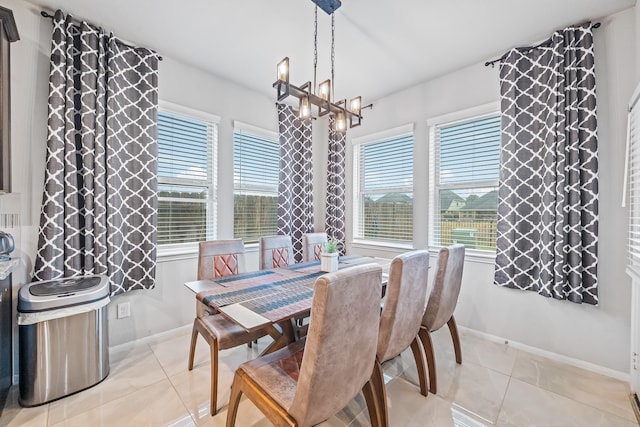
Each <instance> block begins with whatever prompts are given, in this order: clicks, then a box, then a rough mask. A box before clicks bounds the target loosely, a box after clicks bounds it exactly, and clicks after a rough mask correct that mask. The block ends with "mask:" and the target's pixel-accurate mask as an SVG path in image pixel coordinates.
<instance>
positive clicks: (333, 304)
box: [227, 264, 382, 427]
mask: <svg viewBox="0 0 640 427" xmlns="http://www.w3.org/2000/svg"><path fill="white" fill-rule="evenodd" d="M381 281H382V271H381V268H380V266H378V265H374V264H366V265H360V266H356V267H352V268H348V269H345V270H341V271H338V272H335V273H329V274H326V275H323V276H321V277H319V278H318V280H317V281H316V283H315V291H314V295H313V305H312V308H311V322H310V324H309V334H308V335H307V337H306V339H305V340H301V341H296V342H295V343H293V344H290V345H289V346H288V347H285V348H283V349H280V350H277V351H275V352H273V353H271V354H269V355H267V356H264V357H259V358H257V359H255V360H252V361H249V362H246V363H243V364H242V365H240V366H239V367H238V369H237V370H236V373H235V376H234V379H233V385H232V386H231V398H230V399H229V409H228V413H227V427H232V426H234V425H235V420H236V415H237V412H238V405H239V403H240V397H241V395H242V393H244V394H245V395H246V396H247V397H248V398H249V400H251V402H253V403H254V404H255V405H256V406H257V407H258V408H259V409H260V410H261V411H262V412H263V413H264V414H265V415H266V417H267V418H268V419H269V421H271V422H272V423H273V424H274V425H277V426H301V427H306V426H311V425H315V424H318V423H320V422H322V421H323V420H326V419H327V418H329V417H331V416H333V415H334V414H336V413H337V412H339V411H340V410H341V409H342V408H344V407H345V406H346V405H347V404H348V403H349V402H350V401H351V400H352V399H353V398H355V397H356V395H357V394H358V392H360V390H362V391H363V393H364V396H365V401H366V403H367V407H368V409H369V414H370V417H371V419H372V420H373V421H374V422H375V421H376V420H377V419H378V417H377V415H376V414H377V408H375V406H374V405H375V404H376V399H375V398H374V397H375V396H374V392H373V389H372V385H371V383H370V377H371V371H372V369H373V367H374V364H375V353H376V345H377V341H378V327H379V322H380V292H381ZM354 324H357V325H358V327H357V328H354V327H353V325H354ZM373 425H377V424H375V423H374V424H373Z"/></svg>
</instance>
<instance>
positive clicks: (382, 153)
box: [354, 127, 413, 244]
mask: <svg viewBox="0 0 640 427" xmlns="http://www.w3.org/2000/svg"><path fill="white" fill-rule="evenodd" d="M389 135H390V136H389ZM355 144H356V145H354V160H355V166H354V171H355V177H354V181H355V185H354V191H355V193H356V194H355V200H354V211H355V215H354V222H355V224H354V238H355V239H360V240H368V241H376V242H390V243H396V244H398V243H400V244H403V243H411V242H413V130H412V128H409V127H407V128H402V129H395V130H392V131H388V132H385V135H384V136H383V137H382V138H375V140H371V139H370V138H368V140H367V141H363V142H362V143H357V142H356V143H355Z"/></svg>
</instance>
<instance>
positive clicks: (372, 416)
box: [362, 380, 381, 427]
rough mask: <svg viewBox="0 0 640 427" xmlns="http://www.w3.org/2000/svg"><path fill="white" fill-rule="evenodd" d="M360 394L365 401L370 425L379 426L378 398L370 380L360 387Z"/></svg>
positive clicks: (372, 426)
mask: <svg viewBox="0 0 640 427" xmlns="http://www.w3.org/2000/svg"><path fill="white" fill-rule="evenodd" d="M362 394H363V395H364V400H365V402H366V403H367V411H368V412H369V420H370V421H371V427H381V426H380V419H379V417H380V408H378V399H377V396H376V392H375V390H374V387H373V383H372V382H371V380H369V381H367V383H366V384H365V385H364V387H362Z"/></svg>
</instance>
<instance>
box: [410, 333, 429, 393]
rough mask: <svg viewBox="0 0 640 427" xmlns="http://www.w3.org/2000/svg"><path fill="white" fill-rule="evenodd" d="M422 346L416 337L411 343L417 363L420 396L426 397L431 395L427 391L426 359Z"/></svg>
mask: <svg viewBox="0 0 640 427" xmlns="http://www.w3.org/2000/svg"><path fill="white" fill-rule="evenodd" d="M421 348H422V346H421V345H420V339H419V338H418V336H416V337H415V338H414V339H413V341H412V342H411V351H412V352H413V358H414V359H415V361H416V368H418V379H419V380H420V394H422V395H423V396H426V395H427V394H429V392H428V391H427V373H426V372H425V367H424V357H423V356H422V350H421Z"/></svg>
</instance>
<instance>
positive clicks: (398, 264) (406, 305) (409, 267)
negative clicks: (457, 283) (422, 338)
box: [377, 250, 429, 363]
mask: <svg viewBox="0 0 640 427" xmlns="http://www.w3.org/2000/svg"><path fill="white" fill-rule="evenodd" d="M428 271H429V253H428V252H427V251H425V250H419V251H412V252H407V253H405V254H402V255H399V256H397V257H395V258H394V259H393V261H391V268H390V270H389V280H388V282H387V294H386V301H385V303H384V307H383V309H382V316H381V317H380V335H379V337H378V351H377V357H378V360H379V361H380V363H382V362H384V361H386V360H389V359H391V358H393V357H395V356H397V355H398V354H400V353H401V352H402V351H404V350H405V349H406V348H407V347H409V346H410V345H411V342H413V340H414V339H415V338H416V336H417V335H418V332H419V331H420V322H421V321H422V316H423V315H424V308H425V303H426V300H427V290H428V282H427V274H428Z"/></svg>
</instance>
